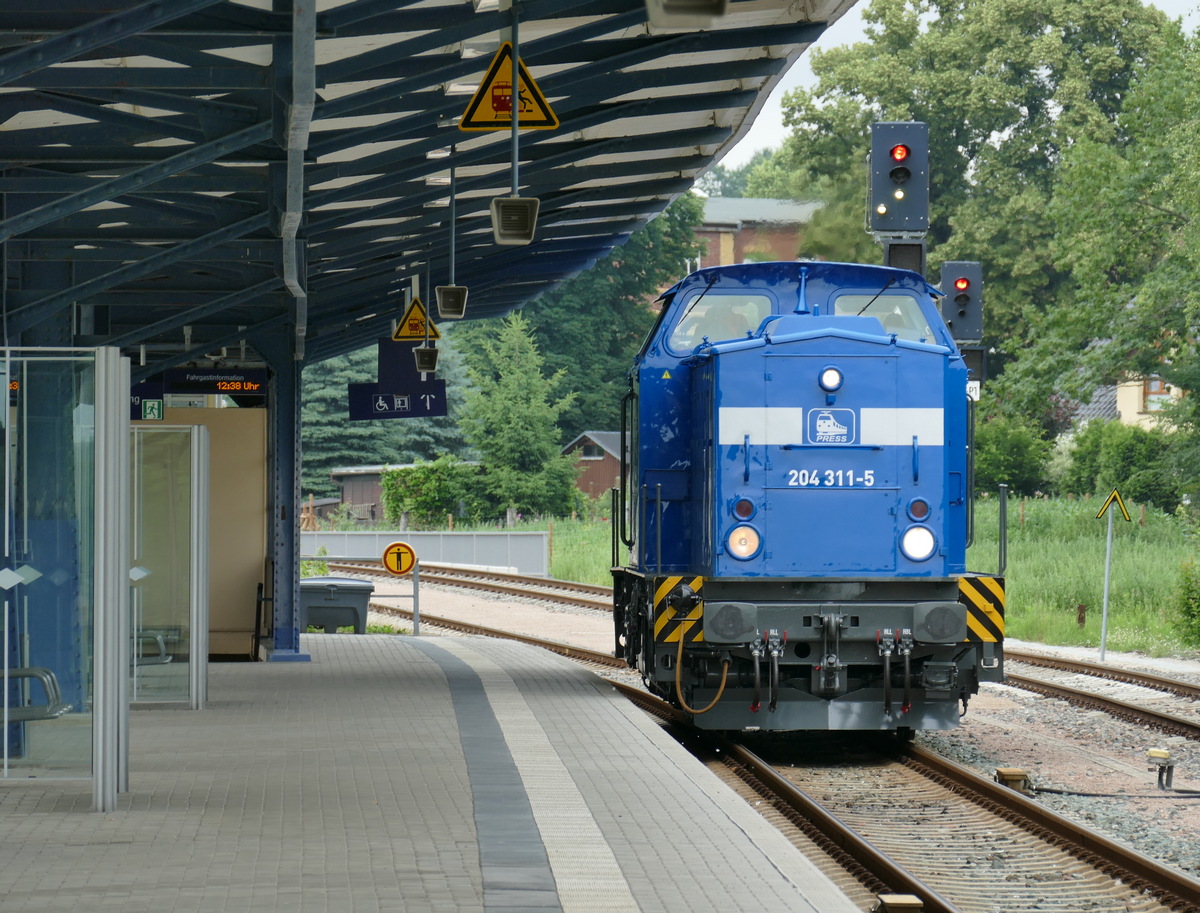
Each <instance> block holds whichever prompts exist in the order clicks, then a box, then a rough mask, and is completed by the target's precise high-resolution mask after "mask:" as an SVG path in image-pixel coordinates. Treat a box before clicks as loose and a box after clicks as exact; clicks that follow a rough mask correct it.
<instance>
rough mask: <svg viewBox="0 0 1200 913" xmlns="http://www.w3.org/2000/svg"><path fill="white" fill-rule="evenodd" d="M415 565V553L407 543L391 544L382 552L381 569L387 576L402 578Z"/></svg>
mask: <svg viewBox="0 0 1200 913" xmlns="http://www.w3.org/2000/svg"><path fill="white" fill-rule="evenodd" d="M416 563H417V553H416V552H414V551H413V547H412V546H411V545H409V544H408V543H407V542H393V543H392V544H391V545H389V546H388V547H387V548H385V549H384V550H383V567H384V570H386V571H387V572H388V573H389V574H393V575H394V576H396V577H403V576H404V575H406V574H407V573H408V572H409V571H411V570H412V569H413V567H414V566H415V565H416Z"/></svg>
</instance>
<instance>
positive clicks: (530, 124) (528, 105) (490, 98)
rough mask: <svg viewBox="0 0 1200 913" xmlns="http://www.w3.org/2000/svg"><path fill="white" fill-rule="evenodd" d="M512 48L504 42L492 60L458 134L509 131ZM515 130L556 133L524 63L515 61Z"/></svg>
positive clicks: (554, 121) (551, 113) (551, 115)
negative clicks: (523, 128) (517, 80)
mask: <svg viewBox="0 0 1200 913" xmlns="http://www.w3.org/2000/svg"><path fill="white" fill-rule="evenodd" d="M512 62H513V49H512V44H511V43H509V42H507V41H506V42H504V44H502V45H500V50H498V51H497V52H496V56H495V57H493V58H492V65H491V66H490V67H488V71H487V75H486V76H484V77H483V82H481V83H480V84H479V88H478V89H476V90H475V95H474V96H473V97H472V98H471V103H470V104H468V105H467V110H466V112H465V113H464V114H463V116H462V119H461V120H460V121H459V122H458V129H460V130H511V129H512V107H513V93H512V71H513V65H512ZM517 75H518V79H519V82H518V83H517V103H518V105H519V106H520V107H519V108H518V111H517V126H518V127H527V128H529V129H531V130H557V129H558V116H557V115H556V114H555V113H554V111H553V110H551V108H550V104H549V103H548V102H547V101H546V96H545V95H543V94H542V90H541V89H539V88H538V84H537V83H536V82H534V81H533V77H532V76H530V75H529V71H528V70H527V69H525V63H524V61H522V60H521V59H520V58H518V59H517Z"/></svg>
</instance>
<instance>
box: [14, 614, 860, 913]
mask: <svg viewBox="0 0 1200 913" xmlns="http://www.w3.org/2000/svg"><path fill="white" fill-rule="evenodd" d="M304 648H305V649H307V650H309V651H311V653H312V656H313V662H312V663H280V664H267V663H246V664H223V665H216V666H213V667H212V671H211V681H210V694H211V701H210V705H209V708H208V709H207V710H204V711H199V712H193V711H186V710H141V711H137V712H135V713H134V714H133V721H132V738H131V742H132V745H131V749H132V759H133V760H132V770H131V792H130V793H129V794H128V795H125V796H123V797H122V799H121V809H120V810H119V811H117V812H114V813H111V814H96V813H93V812H91V811H90V807H91V789H90V784H89V783H65V782H60V783H49V782H46V781H21V782H15V783H14V782H5V783H0V820H2V821H3V836H2V837H0V910H14V911H18V910H19V911H22V913H37V911H66V910H86V911H96V910H107V909H113V910H122V911H129V913H138V911H147V913H150V911H153V913H174V911H181V913H182V911H287V913H306V911H339V913H340V911H377V910H378V911H446V913H459V911H479V913H493V911H495V913H508V911H518V910H529V911H542V910H546V911H562V913H592V911H595V913H622V911H647V913H649V911H654V913H674V911H679V913H684V911H687V913H691V911H694V910H722V911H735V910H747V909H753V910H756V911H764V913H771V911H779V913H784V911H786V913H803V911H822V913H842V911H844V913H850V911H854V910H855V909H856V908H855V907H854V906H853V905H852V904H850V902H849V901H848V900H846V899H845V898H844V897H843V896H842V895H841V894H840V893H839V892H838V891H837V889H836V888H834V887H833V886H832V885H831V884H829V883H828V882H827V880H826V879H825V878H824V877H823V876H822V875H820V874H819V873H818V872H817V871H816V870H815V869H814V868H813V867H812V865H811V864H809V863H808V861H807V860H805V859H804V858H803V857H802V856H801V855H800V854H799V853H798V852H797V851H796V850H795V848H794V847H792V846H791V844H789V843H788V842H787V841H786V840H784V838H783V837H781V836H780V835H779V834H778V832H776V831H775V830H774V829H773V828H772V827H771V826H770V825H769V824H767V823H766V822H765V821H764V820H763V819H762V818H760V817H759V816H758V815H757V813H755V812H754V811H753V810H751V809H749V808H748V807H747V806H746V804H745V803H744V802H743V801H742V800H740V799H738V798H737V797H736V796H734V795H733V793H732V792H730V791H729V790H728V789H727V788H726V787H725V786H724V785H722V784H721V783H720V782H719V781H718V780H717V779H716V778H715V777H714V776H713V775H712V774H711V773H709V772H708V771H707V770H706V769H705V768H704V767H703V766H701V765H700V764H699V763H698V762H696V761H695V760H694V759H692V758H691V756H690V755H688V754H687V753H686V752H685V751H683V750H682V749H681V748H680V747H679V746H678V745H676V744H675V743H674V742H673V741H672V740H671V739H669V738H668V737H667V736H665V735H664V734H663V733H662V732H661V731H660V730H659V729H658V727H657V726H655V725H654V724H653V723H651V722H650V721H649V720H648V719H647V718H646V717H645V716H644V715H642V714H641V713H640V711H637V710H636V709H634V708H633V707H632V705H630V704H629V703H628V702H627V701H625V700H624V699H623V698H620V697H618V696H616V695H615V692H613V690H612V689H611V687H609V686H607V685H605V684H604V683H603V682H602V681H600V680H599V679H597V678H595V677H594V676H592V675H591V674H590V673H587V672H584V671H582V670H580V669H578V668H577V667H574V666H572V665H571V664H569V663H568V662H567V661H565V660H562V659H560V658H558V657H556V656H553V655H550V654H547V653H545V652H543V651H539V650H536V649H534V648H531V647H525V646H522V645H519V644H512V643H503V642H500V641H494V640H484V639H478V638H467V637H440V638H439V637H422V638H409V637H392V636H388V635H366V636H352V635H336V636H334V635H304Z"/></svg>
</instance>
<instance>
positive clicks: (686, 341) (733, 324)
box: [667, 292, 771, 352]
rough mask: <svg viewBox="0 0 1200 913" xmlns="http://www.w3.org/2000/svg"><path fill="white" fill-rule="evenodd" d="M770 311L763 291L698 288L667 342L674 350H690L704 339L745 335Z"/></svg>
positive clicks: (769, 301) (753, 329)
mask: <svg viewBox="0 0 1200 913" xmlns="http://www.w3.org/2000/svg"><path fill="white" fill-rule="evenodd" d="M770 315H771V299H770V298H768V297H767V296H766V295H755V294H753V293H751V292H741V293H738V294H729V293H726V292H708V293H705V292H700V293H698V294H697V295H696V296H695V297H694V298H692V300H691V301H690V302H689V303H688V306H687V307H686V308H684V310H683V313H682V314H681V315H680V317H679V323H677V324H676V325H675V329H674V330H672V331H671V338H670V340H668V342H667V345H668V346H670V348H671V350H672V351H674V352H690V351H692V349H694V348H696V346H698V345H700V343H701V342H702V341H703V340H704V339H708V341H709V342H719V341H720V340H723V339H744V338H745V337H746V335H747V334H748V333H753V332H754V331H755V330H757V329H758V326H759V324H760V323H762V321H763V319H764V318H766V317H769V316H770Z"/></svg>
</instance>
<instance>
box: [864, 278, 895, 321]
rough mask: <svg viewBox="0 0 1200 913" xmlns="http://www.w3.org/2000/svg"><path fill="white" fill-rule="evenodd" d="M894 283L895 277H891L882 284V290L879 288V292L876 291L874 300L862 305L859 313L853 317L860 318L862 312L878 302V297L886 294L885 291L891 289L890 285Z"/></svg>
mask: <svg viewBox="0 0 1200 913" xmlns="http://www.w3.org/2000/svg"><path fill="white" fill-rule="evenodd" d="M895 281H896V277H895V276H892V277H890V278H889V279H888V281H887V282H886V283H885V284H884V286H883V288H881V289H880V290H879V291H877V292H876V293H875V297H874V298H872V299H871V300H870V301H868V302H867V303H866V304H864V305H863V306H862V311H859V312H858V313H857V314H855V315H854V316H855V317H861V316H862V314H863V311H865V310H866V309H867V308H869V307H870V306H871V305H873V304H874V303H875V302H876V301H878V300H879V296H880V295H882V294H883V293H884V292H886V291H887V290H888V289H889V288H891V286H892V283H893V282H895Z"/></svg>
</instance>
